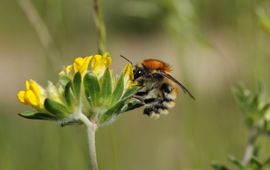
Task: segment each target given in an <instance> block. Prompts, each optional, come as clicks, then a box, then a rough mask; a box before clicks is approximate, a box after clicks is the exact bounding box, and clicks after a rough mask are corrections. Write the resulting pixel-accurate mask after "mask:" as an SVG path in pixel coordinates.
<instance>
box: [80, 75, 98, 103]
mask: <svg viewBox="0 0 270 170" xmlns="http://www.w3.org/2000/svg"><path fill="white" fill-rule="evenodd" d="M83 84H84V89H85V95H86V97H87V100H88V102H89V103H90V105H96V104H97V103H98V99H99V96H100V85H99V81H98V79H97V77H96V75H95V74H92V73H89V74H86V75H85V76H84V80H83Z"/></svg>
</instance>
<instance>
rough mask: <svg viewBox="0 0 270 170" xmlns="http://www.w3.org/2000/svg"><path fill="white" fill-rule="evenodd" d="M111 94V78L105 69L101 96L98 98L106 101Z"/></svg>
mask: <svg viewBox="0 0 270 170" xmlns="http://www.w3.org/2000/svg"><path fill="white" fill-rule="evenodd" d="M111 94H112V78H111V73H110V71H109V69H106V71H105V73H104V75H103V77H102V83H101V94H100V97H102V98H103V99H108V97H110V96H111Z"/></svg>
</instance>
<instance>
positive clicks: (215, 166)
mask: <svg viewBox="0 0 270 170" xmlns="http://www.w3.org/2000/svg"><path fill="white" fill-rule="evenodd" d="M212 168H213V169H215V170H229V168H228V167H226V166H225V165H222V164H220V163H217V162H213V163H212Z"/></svg>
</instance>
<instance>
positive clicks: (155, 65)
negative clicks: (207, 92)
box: [121, 55, 195, 118]
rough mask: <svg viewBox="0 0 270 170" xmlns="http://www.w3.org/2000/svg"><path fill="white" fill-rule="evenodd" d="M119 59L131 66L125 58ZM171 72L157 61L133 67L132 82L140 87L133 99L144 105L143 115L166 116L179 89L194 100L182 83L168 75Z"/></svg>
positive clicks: (144, 62) (149, 61)
mask: <svg viewBox="0 0 270 170" xmlns="http://www.w3.org/2000/svg"><path fill="white" fill-rule="evenodd" d="M121 57H122V58H124V59H125V60H127V61H128V62H129V63H130V64H132V62H131V61H130V60H128V59H127V58H126V57H124V56H122V55H121ZM132 65H133V64H132ZM171 70H172V69H171V67H170V66H169V65H168V64H167V63H165V62H164V61H161V60H157V59H147V60H144V61H143V62H142V63H141V64H137V65H135V66H133V73H134V81H135V82H136V83H137V84H138V85H139V86H141V88H140V90H139V91H138V92H137V93H136V95H135V96H133V97H134V98H135V99H137V100H138V101H139V102H140V105H144V114H146V115H148V116H150V117H154V118H158V117H159V116H160V115H161V114H165V115H166V114H168V109H170V108H172V107H174V106H175V99H176V97H177V96H178V93H179V92H178V91H179V87H180V88H181V90H183V92H184V93H185V94H188V95H189V96H190V97H191V98H192V99H195V98H194V96H193V95H192V94H191V93H190V92H189V91H188V89H187V88H186V87H185V86H184V85H183V84H182V83H180V82H179V81H177V80H176V79H175V78H174V77H172V76H171V75H170V74H169V73H170V72H171Z"/></svg>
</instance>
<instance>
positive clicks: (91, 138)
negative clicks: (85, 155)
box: [79, 113, 98, 170]
mask: <svg viewBox="0 0 270 170" xmlns="http://www.w3.org/2000/svg"><path fill="white" fill-rule="evenodd" d="M79 119H80V120H81V121H82V122H83V123H84V125H85V126H86V128H87V137H88V149H89V156H90V163H91V167H92V170H98V163H97V153H96V144H95V133H96V129H97V126H96V124H95V123H92V122H91V121H90V120H89V119H88V118H87V117H86V116H85V115H84V114H82V113H80V114H79Z"/></svg>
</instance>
